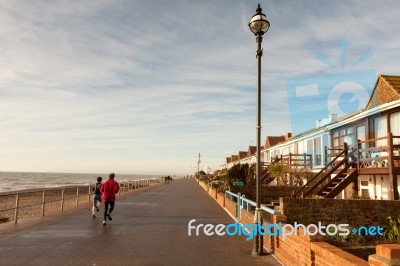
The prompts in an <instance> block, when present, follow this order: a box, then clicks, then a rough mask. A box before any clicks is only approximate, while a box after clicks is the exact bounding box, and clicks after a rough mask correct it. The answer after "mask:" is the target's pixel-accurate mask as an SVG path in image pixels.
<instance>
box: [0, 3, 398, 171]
mask: <svg viewBox="0 0 400 266" xmlns="http://www.w3.org/2000/svg"><path fill="white" fill-rule="evenodd" d="M384 2H385V3H384V4H381V3H377V2H375V1H369V2H358V1H350V2H346V3H345V2H330V1H323V2H319V3H321V4H316V3H315V2H282V1H281V2H271V1H268V2H265V3H261V6H262V7H263V12H264V13H266V15H267V17H268V19H269V20H270V22H271V28H270V30H269V31H268V32H267V33H266V34H265V35H264V39H263V48H264V55H263V57H262V89H263V91H262V97H263V98H262V100H263V112H262V120H263V121H262V125H263V129H262V133H263V138H264V137H265V136H266V135H281V134H285V133H286V132H288V131H290V127H291V125H290V116H289V111H288V110H289V108H288V100H287V93H286V81H287V80H288V79H291V78H296V77H303V76H315V75H318V74H319V73H328V72H329V71H332V70H331V69H330V68H329V67H327V66H326V65H324V64H323V63H322V62H320V61H318V60H317V59H316V58H315V54H316V53H317V52H321V53H323V54H325V55H326V56H327V57H328V58H329V59H330V60H332V62H335V63H337V62H339V61H340V53H339V51H340V50H339V48H340V45H339V43H338V41H339V40H340V39H347V40H348V52H347V55H348V61H349V62H350V61H354V60H356V59H357V58H358V57H359V56H360V54H362V52H364V51H365V50H366V49H371V51H372V53H373V56H372V57H371V58H369V59H368V60H366V61H365V63H363V65H360V68H362V67H365V68H368V69H371V68H372V69H375V70H376V72H377V73H381V72H392V73H395V72H399V65H398V63H397V61H395V58H396V56H395V53H397V47H398V43H399V38H398V37H397V36H396V34H394V33H395V32H398V31H399V27H400V26H399V25H398V24H396V23H393V21H394V20H395V18H397V13H396V12H397V3H396V2H395V1H384ZM0 6H1V8H0V10H1V11H0V43H1V49H0V57H1V58H2V60H1V61H0V114H1V115H0V126H1V127H2V130H1V131H0V144H1V146H2V149H1V150H0V156H1V157H2V158H5V159H4V160H2V162H0V170H11V171H63V170H68V171H76V172H79V171H95V172H98V171H102V170H104V171H108V170H113V171H116V172H118V171H123V172H149V173H151V172H162V171H165V172H170V173H172V172H180V173H187V172H189V171H191V170H190V168H189V166H191V165H194V164H195V162H196V160H197V154H198V153H199V152H200V153H202V154H203V156H204V157H203V159H202V161H203V162H204V163H205V164H207V165H210V166H211V168H213V169H215V168H217V167H218V166H219V165H220V164H222V163H223V162H224V160H225V157H226V156H230V155H231V154H236V153H237V151H238V150H242V149H244V150H246V149H247V147H248V145H250V143H253V144H254V143H255V100H256V99H255V98H256V95H255V86H256V58H255V50H256V41H255V37H254V36H252V34H251V33H250V31H249V30H248V27H247V23H248V20H249V19H250V17H251V16H252V15H253V14H254V12H255V9H256V5H254V3H244V2H240V1H234V2H227V1H221V2H215V1H214V2H213V1H202V2H193V1H190V2H189V1H184V0H182V1H169V2H165V3H163V5H159V4H158V3H157V2H156V1H95V2H81V1H80V2H74V1H51V2H45V1H35V2H34V3H33V2H29V1H3V2H1V3H0Z"/></svg>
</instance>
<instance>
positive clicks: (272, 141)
mask: <svg viewBox="0 0 400 266" xmlns="http://www.w3.org/2000/svg"><path fill="white" fill-rule="evenodd" d="M285 140H286V138H285V136H267V139H266V140H265V145H264V147H265V148H269V147H272V146H275V145H276V144H279V143H281V142H284V141H285Z"/></svg>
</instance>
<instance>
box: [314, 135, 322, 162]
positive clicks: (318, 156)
mask: <svg viewBox="0 0 400 266" xmlns="http://www.w3.org/2000/svg"><path fill="white" fill-rule="evenodd" d="M314 147H315V154H314V158H315V162H314V163H315V165H321V164H322V145H321V138H315V139H314Z"/></svg>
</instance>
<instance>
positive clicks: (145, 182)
mask: <svg viewBox="0 0 400 266" xmlns="http://www.w3.org/2000/svg"><path fill="white" fill-rule="evenodd" d="M160 182H161V178H152V179H139V180H131V181H126V182H119V184H120V190H119V192H118V195H121V194H125V193H128V192H131V191H134V190H137V189H141V188H144V187H148V186H150V185H154V184H158V183H160ZM93 194H94V186H92V185H89V186H67V187H57V188H48V189H32V190H29V191H23V192H10V193H3V194H0V223H4V222H11V221H14V223H15V224H17V223H18V219H20V218H25V217H32V216H45V214H46V213H50V212H52V211H53V212H54V211H57V210H61V211H63V210H64V209H65V208H70V207H78V206H79V205H80V204H90V203H91V202H93Z"/></svg>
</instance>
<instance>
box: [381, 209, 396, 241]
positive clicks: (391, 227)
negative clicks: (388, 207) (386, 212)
mask: <svg viewBox="0 0 400 266" xmlns="http://www.w3.org/2000/svg"><path fill="white" fill-rule="evenodd" d="M386 220H387V224H386V225H385V227H384V229H383V235H384V237H385V238H386V239H387V240H389V241H391V242H396V243H400V214H398V215H397V217H391V216H389V217H387V218H386Z"/></svg>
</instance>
